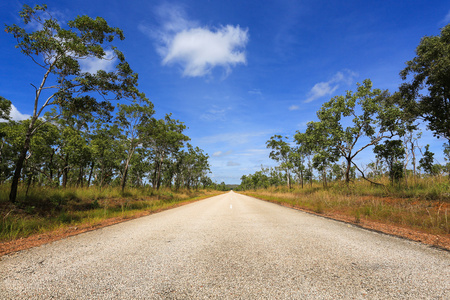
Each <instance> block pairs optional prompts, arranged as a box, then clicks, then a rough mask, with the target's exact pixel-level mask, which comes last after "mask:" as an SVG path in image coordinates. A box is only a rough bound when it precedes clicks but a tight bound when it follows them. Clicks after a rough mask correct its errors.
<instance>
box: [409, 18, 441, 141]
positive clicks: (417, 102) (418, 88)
mask: <svg viewBox="0 0 450 300" xmlns="http://www.w3.org/2000/svg"><path fill="white" fill-rule="evenodd" d="M449 65H450V24H448V25H446V26H445V27H444V28H442V29H441V34H440V36H425V37H423V38H422V39H421V41H420V43H419V45H418V46H417V48H416V57H414V58H413V59H412V60H410V61H407V62H406V68H404V69H403V70H402V71H401V72H400V76H401V78H402V79H403V80H408V79H409V78H410V76H412V79H411V81H409V82H405V83H403V84H402V85H401V86H400V92H401V95H402V99H401V103H402V104H403V106H404V107H405V108H406V111H407V112H409V113H410V114H411V116H412V117H421V118H423V119H424V120H425V121H427V122H428V128H429V129H430V130H431V131H433V132H434V134H435V135H436V136H437V137H438V138H439V137H443V138H445V139H447V140H448V141H450V68H449Z"/></svg>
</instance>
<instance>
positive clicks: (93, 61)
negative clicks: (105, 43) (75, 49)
mask: <svg viewBox="0 0 450 300" xmlns="http://www.w3.org/2000/svg"><path fill="white" fill-rule="evenodd" d="M116 60H117V58H116V56H115V54H114V51H113V50H106V51H105V56H104V57H103V58H102V59H100V58H96V57H89V58H85V59H80V60H79V62H80V67H81V71H82V72H88V73H91V74H95V73H97V71H98V70H104V71H106V72H111V71H113V70H114V66H115V64H116Z"/></svg>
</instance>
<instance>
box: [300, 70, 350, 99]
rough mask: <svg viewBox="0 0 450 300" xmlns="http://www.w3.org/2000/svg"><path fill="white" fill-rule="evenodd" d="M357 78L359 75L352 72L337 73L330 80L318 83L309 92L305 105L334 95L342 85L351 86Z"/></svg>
mask: <svg viewBox="0 0 450 300" xmlns="http://www.w3.org/2000/svg"><path fill="white" fill-rule="evenodd" d="M356 76H358V74H357V73H355V72H353V71H350V70H345V71H343V72H337V73H336V74H335V75H334V76H333V78H331V79H330V80H328V81H324V82H319V83H316V84H315V85H314V86H313V87H312V89H311V90H310V91H309V93H308V98H307V99H306V100H305V101H304V103H309V102H311V101H314V100H316V99H318V98H321V97H323V96H329V95H331V94H333V93H334V92H335V91H336V90H337V89H338V88H339V86H340V84H342V83H344V84H347V85H350V84H351V83H353V80H354V78H355V77H356Z"/></svg>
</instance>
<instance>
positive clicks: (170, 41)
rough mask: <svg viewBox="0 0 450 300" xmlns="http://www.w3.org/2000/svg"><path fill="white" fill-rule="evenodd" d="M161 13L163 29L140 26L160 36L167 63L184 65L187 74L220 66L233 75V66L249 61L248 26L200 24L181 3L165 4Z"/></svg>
mask: <svg viewBox="0 0 450 300" xmlns="http://www.w3.org/2000/svg"><path fill="white" fill-rule="evenodd" d="M157 13H158V15H159V17H160V19H162V25H161V28H160V29H158V30H155V29H152V28H148V27H146V26H142V25H141V26H140V27H139V29H140V30H141V31H143V32H144V33H146V34H148V35H149V36H150V37H151V38H153V39H156V41H157V51H158V53H159V54H160V55H161V56H162V57H163V60H162V63H163V65H172V64H177V65H180V66H181V67H182V68H183V75H184V76H190V77H201V76H204V75H207V74H209V73H210V72H211V70H212V69H214V68H215V67H218V66H220V67H223V68H224V69H225V71H226V74H229V73H230V72H231V67H232V66H235V65H237V64H246V62H247V60H246V56H245V51H244V48H245V46H246V44H247V42H248V29H241V28H240V27H239V25H237V26H232V25H227V26H222V27H220V28H216V29H210V28H207V27H200V26H199V25H198V24H197V23H196V22H194V21H189V20H188V19H187V18H186V16H185V13H184V10H183V9H182V8H180V7H179V6H169V5H163V6H162V7H160V8H159V9H158V11H157Z"/></svg>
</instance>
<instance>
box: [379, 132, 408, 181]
mask: <svg viewBox="0 0 450 300" xmlns="http://www.w3.org/2000/svg"><path fill="white" fill-rule="evenodd" d="M373 151H374V153H375V154H376V155H377V156H378V157H379V158H380V159H383V160H384V161H385V162H386V164H387V166H388V169H389V178H390V179H391V182H392V183H393V182H394V181H399V180H400V179H401V178H403V176H404V173H403V163H402V162H401V160H402V159H403V158H404V157H405V154H406V152H405V147H404V145H403V143H402V141H401V140H386V141H384V143H383V144H379V145H376V146H375V148H374V150H373Z"/></svg>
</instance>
